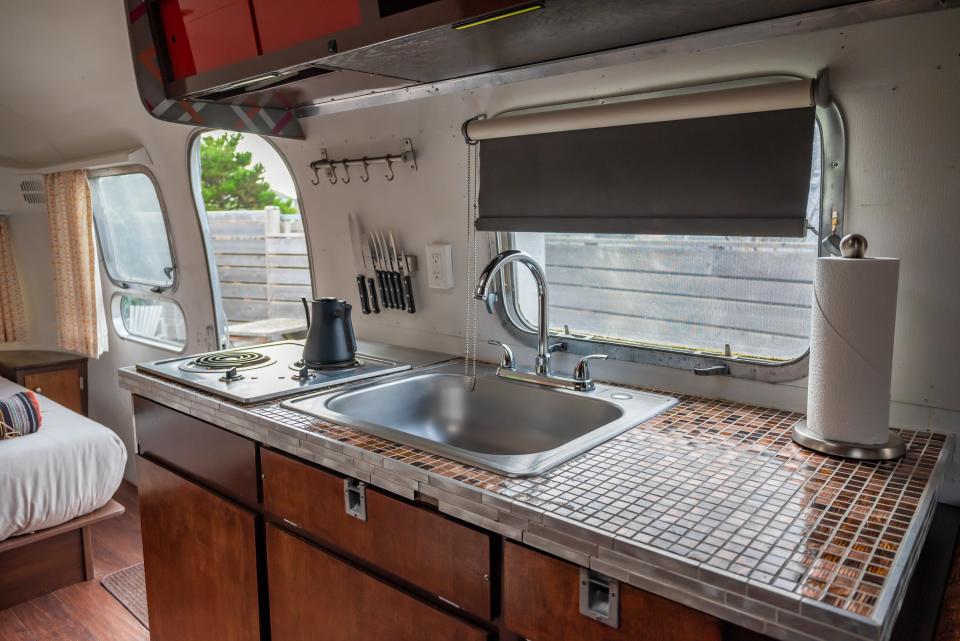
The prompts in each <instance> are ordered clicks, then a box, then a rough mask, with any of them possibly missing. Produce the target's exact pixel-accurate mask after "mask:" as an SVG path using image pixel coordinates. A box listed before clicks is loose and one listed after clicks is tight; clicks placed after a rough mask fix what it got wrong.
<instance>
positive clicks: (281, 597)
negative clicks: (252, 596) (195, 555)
mask: <svg viewBox="0 0 960 641" xmlns="http://www.w3.org/2000/svg"><path fill="white" fill-rule="evenodd" d="M267 568H268V569H267V576H268V577H269V584H270V628H271V633H272V638H273V639H275V640H276V641H315V640H316V639H323V641H386V640H389V641H452V640H453V639H456V640H457V641H483V640H485V639H486V638H487V634H486V632H485V631H484V630H482V629H480V628H477V627H475V626H473V625H470V624H468V623H466V622H463V621H460V620H459V619H457V618H456V617H454V616H452V615H450V614H446V613H444V612H442V611H440V610H438V609H436V608H433V607H431V606H429V605H427V604H426V603H423V602H422V601H419V600H417V599H416V598H414V597H412V596H410V595H408V594H406V593H404V592H402V591H400V590H398V589H396V588H394V587H391V586H389V585H387V584H386V583H384V582H382V581H380V580H379V579H377V578H375V577H373V576H371V575H369V574H367V573H366V572H363V571H362V570H359V569H357V568H356V567H354V566H351V565H348V564H347V563H345V562H343V561H341V560H339V559H338V558H337V557H335V556H333V555H332V554H330V553H328V552H325V551H323V550H321V549H320V548H317V547H315V546H313V545H310V544H309V543H306V542H305V541H303V540H302V539H299V538H297V537H296V536H294V535H292V534H289V533H287V532H285V531H283V530H281V529H280V528H278V527H276V526H274V525H267Z"/></svg>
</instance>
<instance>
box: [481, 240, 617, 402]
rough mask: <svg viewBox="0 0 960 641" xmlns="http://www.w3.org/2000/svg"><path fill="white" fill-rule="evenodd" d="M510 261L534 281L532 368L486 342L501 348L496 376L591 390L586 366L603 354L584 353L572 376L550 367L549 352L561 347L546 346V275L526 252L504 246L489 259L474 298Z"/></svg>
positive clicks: (484, 293)
mask: <svg viewBox="0 0 960 641" xmlns="http://www.w3.org/2000/svg"><path fill="white" fill-rule="evenodd" d="M511 263H522V264H524V265H526V266H527V268H528V269H529V270H530V273H532V274H533V279H534V281H535V282H536V284H537V313H538V314H537V315H538V318H537V358H536V364H535V366H534V368H533V370H532V371H528V370H523V369H520V368H518V367H517V365H516V361H514V358H513V351H512V350H511V349H510V347H508V346H507V345H505V344H503V343H501V342H499V341H490V344H491V345H499V346H500V348H501V349H502V350H503V355H502V357H501V359H500V367H498V368H497V376H501V377H503V378H509V379H513V380H518V381H525V382H528V383H537V384H540V385H549V386H551V387H563V388H569V389H575V390H578V391H583V392H588V391H590V390H592V389H594V387H595V385H594V383H593V380H592V379H591V378H590V369H589V367H588V366H587V364H588V363H589V361H591V360H593V359H605V358H607V356H606V354H591V355H588V356H584V357H583V358H581V359H580V362H578V363H577V366H576V368H574V370H573V371H574V375H573V376H572V377H571V376H563V375H561V374H555V373H553V372H552V371H551V368H550V354H551V353H553V352H555V351H558V350H562V349H565V348H566V346H565V345H564V344H562V343H559V344H557V345H553V346H552V347H551V345H550V316H549V314H550V312H549V301H550V296H549V291H548V288H547V276H546V274H544V272H543V268H542V267H540V264H539V263H537V261H535V260H534V259H533V257H532V256H530V254H528V253H526V252H523V251H520V250H519V249H507V250H505V251H502V252H500V253H499V254H497V255H496V256H495V257H494V258H493V260H491V261H490V262H489V263H488V264H487V266H486V267H484V268H483V271H482V272H481V273H480V278H479V279H478V280H477V286H476V288H475V289H474V292H473V297H474V298H476V299H477V300H481V301H485V300H487V298H488V297H489V296H490V287H491V283H492V282H493V277H494V276H496V275H497V273H498V272H499V271H500V270H501V269H503V268H504V267H505V266H507V265H509V264H511Z"/></svg>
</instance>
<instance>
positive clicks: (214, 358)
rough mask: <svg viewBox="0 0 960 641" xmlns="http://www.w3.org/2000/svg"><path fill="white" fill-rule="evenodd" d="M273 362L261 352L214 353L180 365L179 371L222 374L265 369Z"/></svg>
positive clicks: (234, 351)
mask: <svg viewBox="0 0 960 641" xmlns="http://www.w3.org/2000/svg"><path fill="white" fill-rule="evenodd" d="M274 362H275V360H274V359H272V358H270V357H269V356H267V355H266V354H263V353H261V352H254V351H243V350H233V351H227V352H215V353H212V354H202V355H200V356H197V357H196V358H194V359H193V360H190V361H187V362H186V363H183V364H181V365H180V369H182V370H183V371H185V372H196V373H204V372H223V371H229V370H232V369H238V370H241V369H253V368H255V367H266V366H267V365H271V364H272V363H274Z"/></svg>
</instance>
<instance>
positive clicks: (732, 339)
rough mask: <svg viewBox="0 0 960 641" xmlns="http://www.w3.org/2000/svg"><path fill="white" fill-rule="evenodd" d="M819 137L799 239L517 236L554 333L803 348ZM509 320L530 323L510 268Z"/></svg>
mask: <svg viewBox="0 0 960 641" xmlns="http://www.w3.org/2000/svg"><path fill="white" fill-rule="evenodd" d="M819 147H820V141H819V135H818V136H817V140H816V141H815V149H814V154H813V157H814V166H813V170H812V173H811V181H810V190H809V195H808V203H807V220H808V222H809V224H810V229H809V230H808V232H807V234H806V236H805V237H803V238H792V237H791V238H770V237H762V238H760V237H743V236H729V237H727V236H652V235H634V234H568V233H533V232H516V233H513V234H511V235H510V236H509V240H510V243H511V244H512V246H514V247H516V248H517V249H522V250H524V251H527V252H528V253H530V254H531V255H533V257H534V258H535V259H537V260H538V262H540V263H541V264H542V265H543V266H544V269H545V271H546V274H547V279H548V282H549V285H550V297H551V299H550V321H551V326H552V327H551V330H552V332H553V333H556V334H559V335H563V334H565V333H566V334H570V335H575V336H578V337H580V338H588V339H593V340H601V341H605V342H613V343H621V344H631V345H637V346H650V347H664V348H668V349H679V350H684V351H690V352H701V353H711V354H718V355H722V354H724V353H726V352H727V351H729V352H730V354H731V355H739V356H744V357H749V358H753V359H758V360H761V361H768V362H771V363H775V362H782V361H787V360H792V359H795V358H797V357H799V356H801V355H802V354H803V353H804V352H806V350H807V348H808V346H809V335H810V304H811V296H812V280H813V270H814V264H815V258H816V257H817V255H818V247H819V243H818V240H819V237H818V233H817V231H816V229H817V228H818V227H819V220H820V183H821V162H820V150H819ZM514 274H515V275H514V278H515V279H516V281H515V283H516V295H515V296H513V297H512V303H511V304H512V305H513V306H514V311H515V314H513V317H514V321H515V322H517V323H518V324H520V325H521V326H525V329H531V328H532V327H534V326H535V325H536V322H537V309H536V304H537V300H536V287H535V285H534V283H533V279H532V278H531V277H530V275H529V273H528V272H527V270H524V269H522V268H521V269H517V270H515V272H514Z"/></svg>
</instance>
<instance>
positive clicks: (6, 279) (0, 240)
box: [0, 216, 27, 343]
mask: <svg viewBox="0 0 960 641" xmlns="http://www.w3.org/2000/svg"><path fill="white" fill-rule="evenodd" d="M26 338H27V322H26V320H25V317H24V314H23V298H22V297H21V295H20V279H19V278H18V277H17V266H16V264H15V263H14V262H13V241H12V240H11V239H10V224H9V221H8V220H7V217H6V216H0V343H12V342H14V341H22V340H26Z"/></svg>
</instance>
